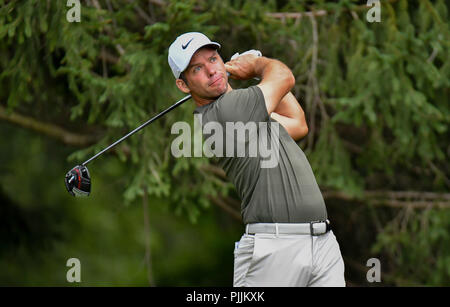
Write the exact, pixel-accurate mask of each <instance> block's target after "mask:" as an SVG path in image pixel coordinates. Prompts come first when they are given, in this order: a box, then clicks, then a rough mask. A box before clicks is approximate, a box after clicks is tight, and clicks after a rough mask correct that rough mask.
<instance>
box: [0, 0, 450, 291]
mask: <svg viewBox="0 0 450 307" xmlns="http://www.w3.org/2000/svg"><path fill="white" fill-rule="evenodd" d="M74 2H77V1H74ZM380 2H381V6H380V17H381V20H380V22H369V21H368V20H367V18H366V17H367V14H368V13H370V12H369V10H370V9H371V7H370V6H367V5H366V4H367V1H351V0H346V1H321V0H315V1H293V0H292V1H289V0H285V1H281V0H278V1H275V0H273V1H232V0H222V1H211V0H196V1H194V0H192V1H165V0H136V1H131V0H121V1H113V0H86V1H80V4H81V5H80V18H81V20H80V22H69V20H70V18H71V16H72V17H74V16H75V15H74V11H73V10H72V9H73V8H74V6H73V4H72V5H69V6H68V5H67V1H53V0H51V1H41V0H22V1H14V0H13V1H5V0H0V140H1V141H0V144H1V145H0V146H1V147H0V149H1V150H0V285H2V286H10V285H14V286H53V285H58V286H148V285H150V286H231V285H232V280H233V259H234V258H233V249H234V241H238V240H239V238H240V236H241V234H242V231H243V225H242V222H241V221H240V204H239V199H238V198H237V196H236V192H235V190H234V188H233V186H232V185H231V184H230V182H229V181H228V180H227V179H226V177H225V175H224V173H223V172H222V171H221V169H219V168H218V167H217V166H216V161H215V160H214V159H212V160H208V159H206V158H179V159H177V158H174V157H173V156H172V155H171V152H170V145H171V141H172V140H173V139H174V137H175V135H171V134H170V128H171V126H172V124H173V123H175V122H176V121H181V120H183V121H187V122H189V123H191V124H192V122H193V116H192V111H193V109H194V105H193V103H192V102H187V103H186V104H184V105H183V106H181V107H179V108H178V109H177V110H175V111H172V112H171V113H169V114H168V115H166V116H164V117H163V118H162V119H160V120H158V121H157V122H155V123H153V124H152V125H150V126H149V127H147V128H145V129H144V130H143V131H141V132H140V133H138V134H136V135H134V136H133V137H131V138H129V139H127V140H126V141H125V142H123V143H121V144H120V145H119V146H117V147H116V148H114V149H113V150H111V151H110V152H108V153H107V154H104V155H102V156H101V158H99V159H97V160H95V162H92V164H89V170H90V173H91V177H92V189H93V190H92V194H91V196H90V197H89V198H85V199H75V198H73V197H72V196H70V195H69V194H68V193H67V192H66V189H65V186H64V181H63V179H64V175H65V173H66V172H67V171H68V170H70V169H71V168H72V167H73V166H74V165H76V164H79V163H81V162H83V161H84V160H86V159H87V158H88V157H90V156H91V155H93V154H94V153H96V152H98V151H100V150H101V149H103V148H104V147H106V146H107V145H108V144H110V143H112V142H113V141H114V140H116V139H118V138H119V137H121V136H122V135H124V134H125V133H127V132H128V131H130V130H132V129H133V128H135V127H137V126H138V125H140V124H141V123H143V122H144V121H146V120H147V119H149V118H150V117H151V116H153V115H154V114H156V113H157V112H159V111H161V110H163V109H165V108H167V107H168V106H170V105H171V104H173V103H174V102H175V101H177V100H178V99H180V98H181V97H183V95H182V93H181V92H179V91H178V90H177V89H176V86H175V84H174V79H173V75H172V73H171V71H170V68H169V66H168V64H167V49H168V46H169V45H170V43H171V42H172V41H173V40H174V39H175V38H176V37H177V36H178V35H180V34H181V33H184V32H187V31H200V32H203V33H205V34H207V35H208V36H209V37H210V38H211V39H213V40H215V41H218V42H220V43H221V44H222V49H221V51H220V54H221V56H222V58H223V59H224V60H227V59H229V58H230V57H231V56H232V55H233V54H234V53H235V52H243V51H245V50H248V49H258V50H261V51H262V53H263V54H264V55H266V56H269V57H273V58H277V59H280V60H281V61H283V62H284V63H286V64H287V65H288V66H289V67H290V68H291V69H292V71H293V73H294V75H295V77H296V85H295V87H294V89H293V93H294V94H295V96H296V97H297V99H298V101H299V102H300V104H301V106H302V107H303V109H304V110H305V113H306V118H307V121H308V125H309V134H308V135H307V136H306V137H305V138H304V139H302V140H301V141H299V142H298V145H299V146H300V147H301V148H302V149H303V150H304V151H305V153H306V155H307V156H308V159H309V161H310V163H311V166H312V168H313V170H314V173H315V174H316V178H317V181H318V183H319V185H320V187H321V189H322V191H323V195H324V198H325V201H326V204H327V209H328V214H329V217H330V219H331V221H332V223H333V225H334V233H335V234H336V236H337V238H338V241H339V244H340V247H341V251H342V254H343V256H344V262H345V265H346V273H345V274H346V280H347V283H348V285H349V286H386V285H388V286H411V285H413V286H418V285H420V286H422V285H431V286H450V235H449V231H450V210H449V208H450V193H449V187H450V181H449V178H448V177H449V173H450V172H449V163H448V160H449V156H450V145H449V132H448V125H449V121H450V116H449V84H450V80H449V76H450V52H449V44H450V43H449V42H450V29H449V23H448V20H449V14H448V11H449V7H448V4H447V3H446V2H445V1H439V0H437V1H429V0H420V1H419V0H417V1H406V0H398V1H393V0H390V1H389V0H386V1H384V0H382V1H380ZM372 8H373V7H372ZM71 10H72V11H71ZM372 12H373V11H372ZM250 84H254V82H233V83H232V85H233V87H235V88H239V87H245V86H248V85H250ZM70 258H78V259H79V260H80V262H81V283H69V282H67V280H66V273H67V271H68V270H69V269H70V268H69V267H67V266H66V262H67V260H68V259H70ZM370 258H378V259H379V260H380V263H381V280H382V281H381V283H369V282H368V281H367V279H366V273H367V271H368V270H369V269H370V267H367V266H366V263H367V260H368V259H370Z"/></svg>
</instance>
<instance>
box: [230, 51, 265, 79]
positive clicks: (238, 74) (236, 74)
mask: <svg viewBox="0 0 450 307" xmlns="http://www.w3.org/2000/svg"><path fill="white" fill-rule="evenodd" d="M259 58H260V57H258V56H256V55H254V54H243V55H240V56H238V57H236V58H235V59H233V60H231V61H229V62H226V63H225V69H226V70H227V72H229V73H230V78H232V79H237V80H249V79H252V78H255V77H258V76H257V73H258V72H257V71H256V69H255V68H256V67H257V60H258V59H259Z"/></svg>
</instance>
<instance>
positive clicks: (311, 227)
mask: <svg viewBox="0 0 450 307" xmlns="http://www.w3.org/2000/svg"><path fill="white" fill-rule="evenodd" d="M318 223H326V222H324V221H312V222H309V230H310V232H311V236H314V237H318V236H321V235H323V234H325V233H326V226H325V232H324V233H318V234H315V233H314V227H313V225H314V224H318Z"/></svg>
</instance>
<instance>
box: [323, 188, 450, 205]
mask: <svg viewBox="0 0 450 307" xmlns="http://www.w3.org/2000/svg"><path fill="white" fill-rule="evenodd" d="M322 195H323V197H324V198H325V199H339V200H343V201H348V202H364V203H370V204H371V205H373V206H384V207H391V208H407V207H411V208H414V209H430V208H438V209H449V208H450V193H434V192H420V191H365V192H364V193H363V195H362V196H360V197H357V196H351V195H348V194H346V193H344V192H340V191H324V192H322Z"/></svg>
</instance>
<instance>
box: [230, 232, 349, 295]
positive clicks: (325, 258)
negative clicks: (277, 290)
mask: <svg viewBox="0 0 450 307" xmlns="http://www.w3.org/2000/svg"><path fill="white" fill-rule="evenodd" d="M233 286H234V287H345V279H344V261H343V260H342V255H341V251H340V249H339V244H338V242H337V240H336V237H335V235H334V234H333V232H332V231H329V232H328V233H326V234H323V235H321V236H311V235H280V234H279V235H278V236H277V235H275V234H255V235H249V234H244V235H243V236H242V238H241V240H240V241H239V242H236V246H235V250H234V280H233Z"/></svg>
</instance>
